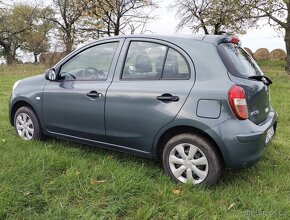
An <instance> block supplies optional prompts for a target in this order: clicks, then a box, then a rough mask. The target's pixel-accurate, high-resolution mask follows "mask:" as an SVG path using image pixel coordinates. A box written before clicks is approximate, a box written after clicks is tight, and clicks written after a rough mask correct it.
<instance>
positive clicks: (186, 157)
mask: <svg viewBox="0 0 290 220" xmlns="http://www.w3.org/2000/svg"><path fill="white" fill-rule="evenodd" d="M169 167H170V169H171V172H172V173H173V175H174V176H175V177H176V179H178V180H179V181H181V182H183V183H186V182H188V183H193V184H198V183H201V182H202V181H203V180H204V179H205V178H206V177H207V174H208V161H207V158H206V157H205V155H204V153H203V152H202V151H201V150H200V149H199V148H198V147H197V146H195V145H192V144H187V143H183V144H179V145H177V146H175V147H174V148H173V149H172V150H171V152H170V154H169Z"/></svg>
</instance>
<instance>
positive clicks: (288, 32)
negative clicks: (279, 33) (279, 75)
mask: <svg viewBox="0 0 290 220" xmlns="http://www.w3.org/2000/svg"><path fill="white" fill-rule="evenodd" d="M284 41H285V46H286V52H287V56H286V66H285V70H286V72H287V73H288V74H290V24H288V25H287V27H286V28H285V38H284Z"/></svg>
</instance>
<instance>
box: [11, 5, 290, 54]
mask: <svg viewBox="0 0 290 220" xmlns="http://www.w3.org/2000/svg"><path fill="white" fill-rule="evenodd" d="M16 1H18V2H24V1H27V2H44V3H45V4H47V5H49V4H51V2H52V0H16ZM170 2H172V1H169V0H159V6H160V7H159V8H158V9H156V10H155V11H154V12H153V14H154V15H156V16H157V18H156V19H155V20H154V21H153V22H151V23H150V24H149V25H148V28H147V29H148V30H150V31H152V32H153V33H154V34H192V31H191V30H190V29H188V28H184V29H183V30H180V31H178V32H176V26H177V24H178V20H177V18H176V17H175V11H170V10H168V8H167V6H168V5H169V4H170ZM239 38H240V39H241V41H242V46H243V47H249V48H250V49H251V50H252V51H253V52H255V50H256V49H258V48H261V47H266V48H268V49H269V50H270V51H271V50H273V49H276V48H282V49H284V50H285V44H284V40H283V38H282V37H281V33H280V37H279V36H278V33H277V32H275V31H274V30H273V28H271V27H269V26H268V25H266V26H263V27H261V28H259V29H256V28H255V29H249V30H248V31H247V34H246V35H243V36H241V35H240V36H239Z"/></svg>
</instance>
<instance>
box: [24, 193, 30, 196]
mask: <svg viewBox="0 0 290 220" xmlns="http://www.w3.org/2000/svg"><path fill="white" fill-rule="evenodd" d="M31 194H32V192H26V193H24V195H25V196H29V195H31Z"/></svg>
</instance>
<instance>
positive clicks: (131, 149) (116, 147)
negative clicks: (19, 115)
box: [47, 131, 157, 159]
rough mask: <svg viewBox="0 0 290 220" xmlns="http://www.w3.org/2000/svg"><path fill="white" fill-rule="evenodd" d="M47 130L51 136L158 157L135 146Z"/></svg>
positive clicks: (153, 157)
mask: <svg viewBox="0 0 290 220" xmlns="http://www.w3.org/2000/svg"><path fill="white" fill-rule="evenodd" d="M47 132H48V134H49V135H51V136H54V137H57V138H61V139H65V140H71V141H75V142H78V143H82V144H88V145H93V146H97V147H102V148H106V149H109V150H116V151H120V152H126V153H131V154H136V155H141V156H144V157H148V158H152V159H157V156H156V155H154V154H152V153H151V152H147V151H142V150H138V149H133V148H129V147H125V146H121V145H117V144H111V143H107V142H102V141H95V140H91V139H86V138H81V137H76V136H72V135H68V134H62V133H58V132H53V131H47Z"/></svg>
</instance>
